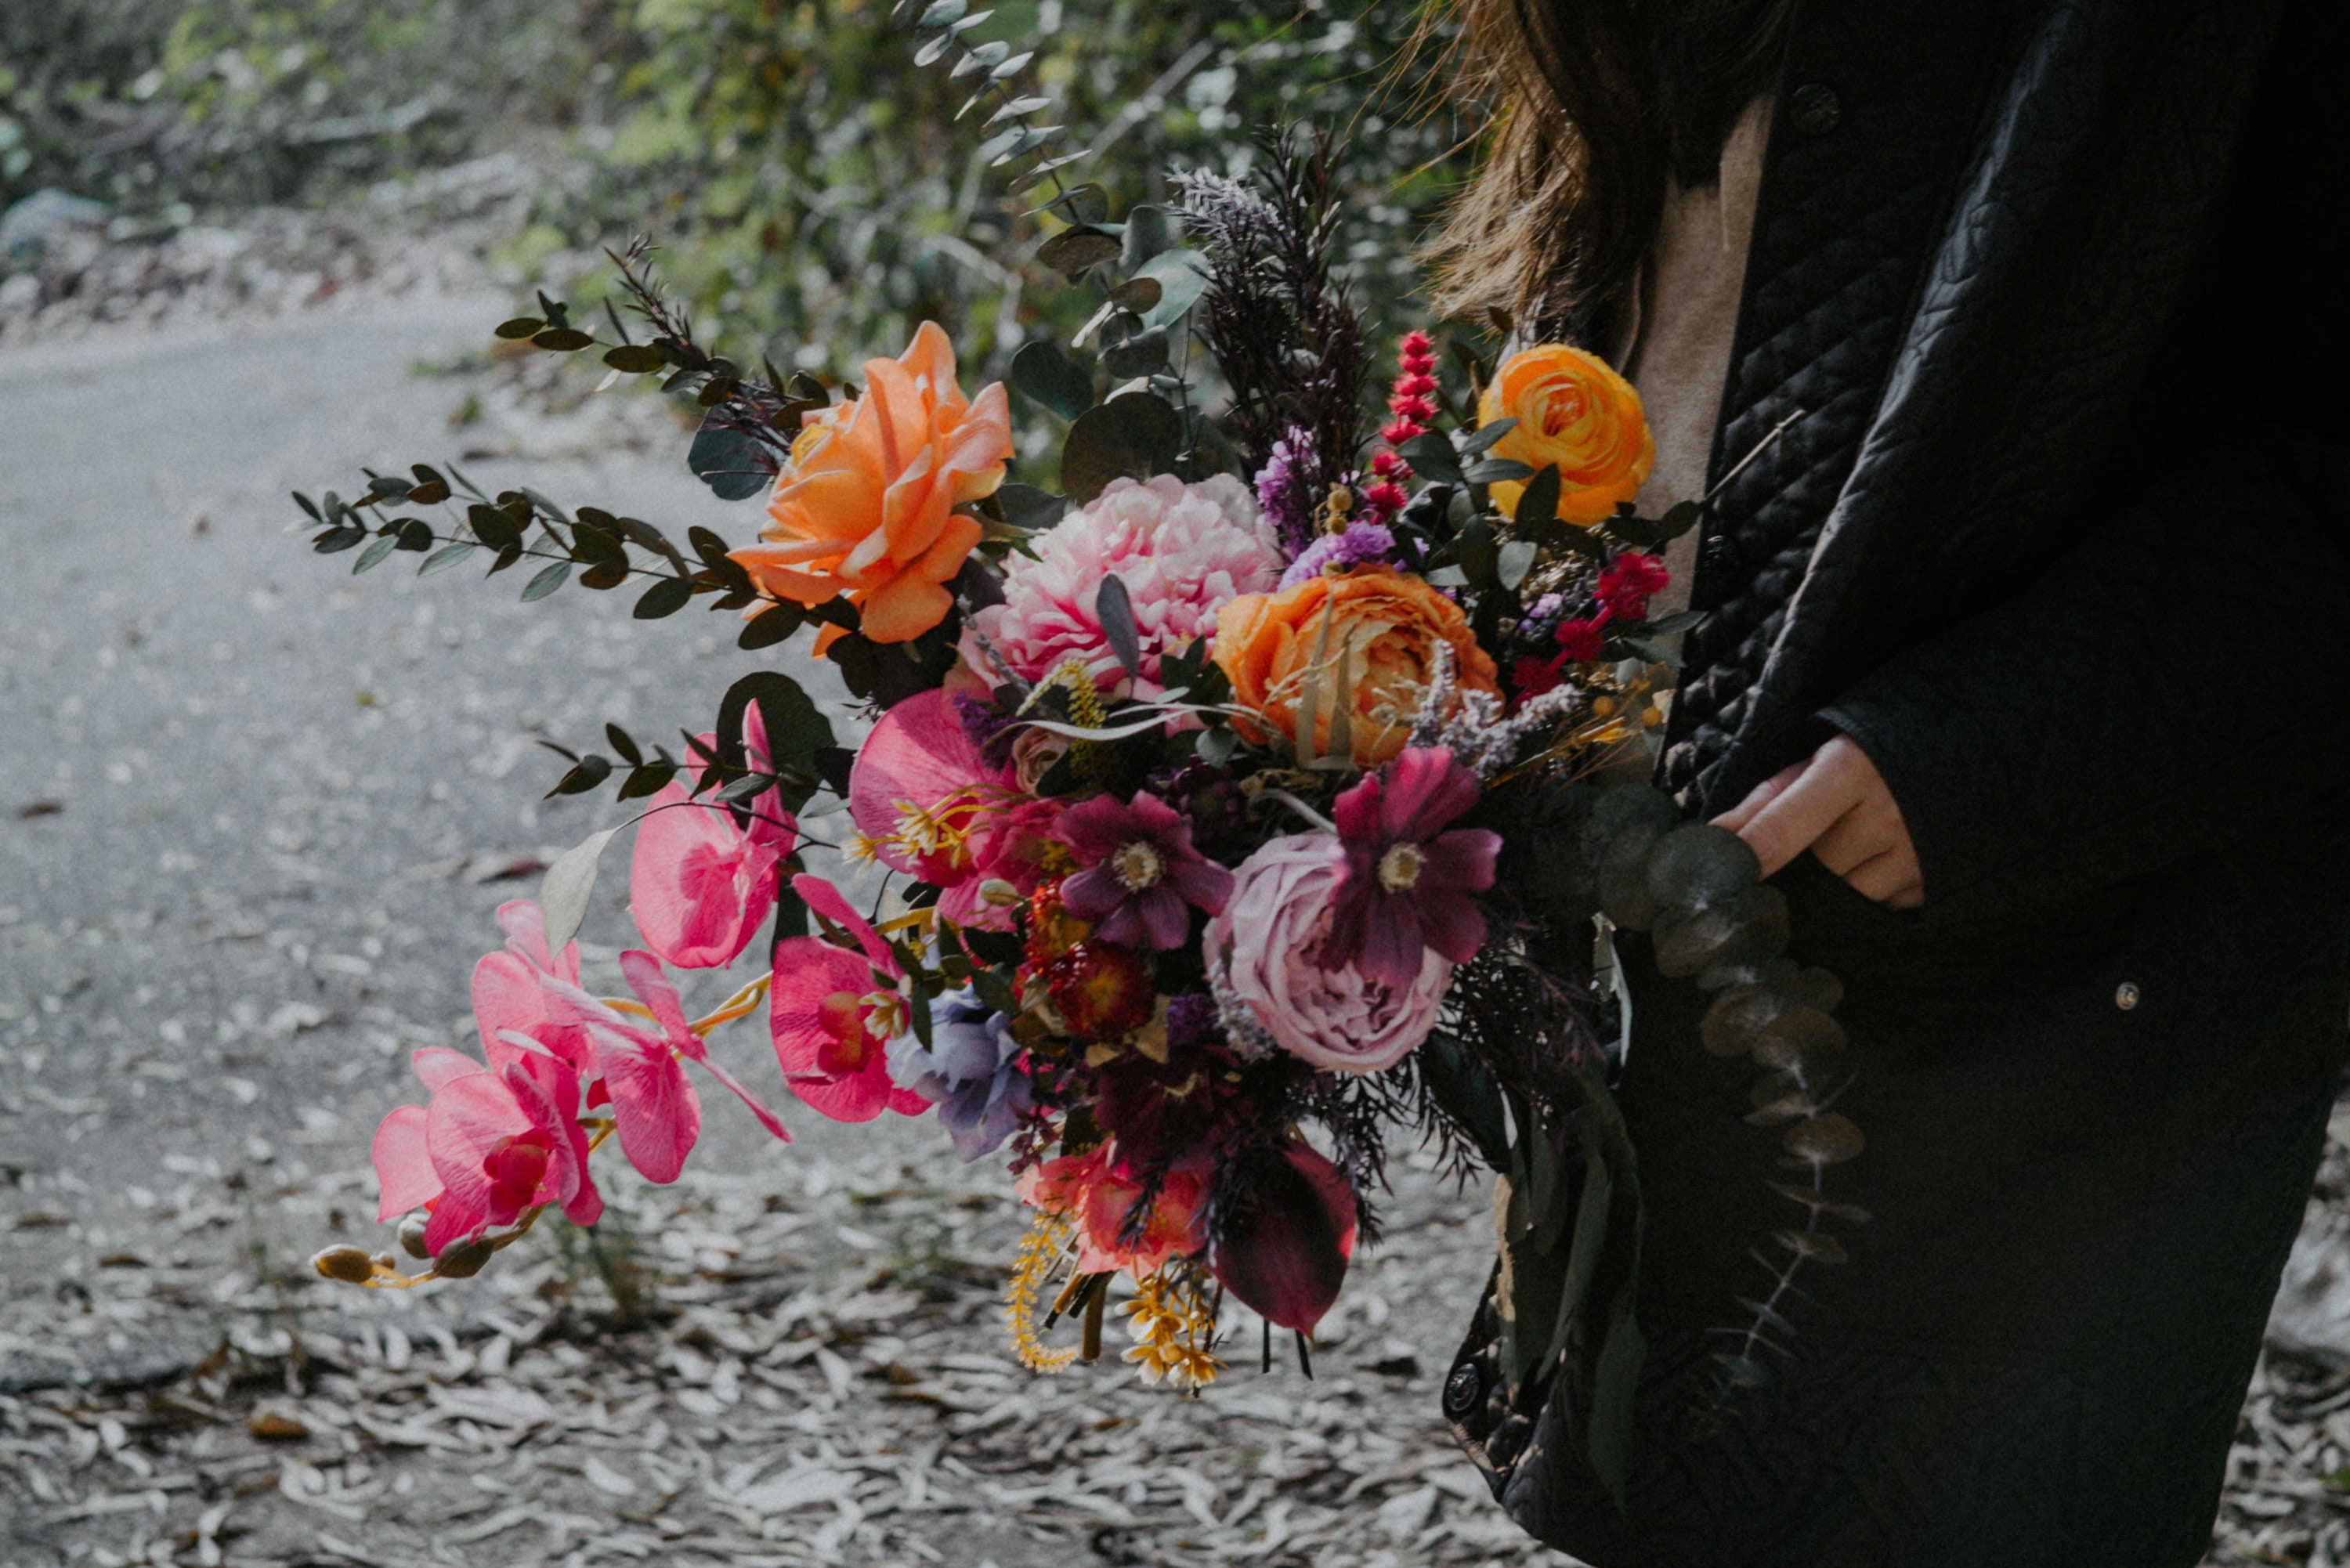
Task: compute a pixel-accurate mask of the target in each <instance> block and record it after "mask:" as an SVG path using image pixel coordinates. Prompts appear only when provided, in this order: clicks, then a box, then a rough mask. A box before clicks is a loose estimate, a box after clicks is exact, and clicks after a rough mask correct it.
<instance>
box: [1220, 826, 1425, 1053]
mask: <svg viewBox="0 0 2350 1568" xmlns="http://www.w3.org/2000/svg"><path fill="white" fill-rule="evenodd" d="M1346 868H1347V850H1346V846H1344V845H1343V844H1341V843H1340V842H1339V841H1338V839H1337V838H1336V837H1335V836H1332V835H1330V834H1327V833H1299V834H1292V835H1291V836H1288V837H1285V838H1276V839H1274V840H1273V841H1272V842H1271V843H1269V844H1267V845H1265V846H1264V847H1263V848H1262V849H1259V850H1258V851H1257V852H1256V853H1255V854H1253V855H1252V856H1250V857H1248V858H1247V859H1246V860H1244V861H1243V862H1242V863H1241V865H1240V867H1239V868H1238V871H1237V872H1236V878H1237V879H1236V880H1235V882H1234V884H1233V887H1232V897H1231V898H1229V899H1228V900H1226V902H1225V904H1224V908H1223V912H1222V914H1220V915H1218V916H1217V917H1216V918H1215V919H1212V920H1211V921H1209V922H1208V937H1207V959H1208V972H1209V974H1210V975H1211V976H1212V977H1213V978H1214V980H1215V982H1216V988H1217V990H1218V992H1220V993H1222V994H1224V995H1226V996H1229V997H1231V998H1232V999H1233V1000H1234V1001H1236V1002H1238V1003H1239V1004H1240V1006H1241V1007H1242V1008H1243V1009H1245V1011H1246V1012H1247V1014H1248V1015H1249V1017H1250V1018H1252V1019H1253V1020H1254V1022H1255V1023H1257V1024H1258V1025H1259V1026H1260V1027H1262V1028H1263V1031H1264V1033H1266V1034H1269V1035H1271V1036H1272V1037H1273V1040H1274V1044H1278V1045H1279V1046H1281V1048H1282V1049H1283V1050H1284V1051H1287V1052H1289V1053H1290V1054H1292V1055H1295V1056H1297V1057H1300V1058H1302V1059H1303V1060H1305V1061H1306V1062H1309V1063H1311V1064H1314V1065H1315V1066H1316V1067H1321V1068H1325V1069H1327V1070H1329V1071H1332V1072H1338V1073H1377V1072H1379V1071H1381V1070H1383V1069H1385V1068H1388V1067H1391V1066H1393V1065H1394V1064H1396V1063H1397V1062H1399V1061H1400V1060H1401V1059H1402V1058H1403V1057H1404V1056H1405V1055H1406V1054H1409V1052H1410V1051H1411V1050H1412V1049H1413V1047H1415V1046H1417V1045H1418V1044H1419V1043H1420V1042H1421V1041H1423V1040H1425V1039H1427V1038H1428V1035H1429V1031H1430V1030H1431V1029H1434V1028H1435V1027H1436V1014H1437V1010H1438V1008H1439V1007H1440V1006H1441V1005H1442V1003H1443V1001H1444V992H1445V990H1446V988H1447V987H1448V986H1450V985H1451V983H1452V965H1451V963H1450V962H1449V961H1446V960H1445V959H1444V957H1443V956H1442V955H1441V954H1439V953H1437V952H1435V951H1434V950H1429V951H1428V952H1427V953H1426V954H1425V955H1424V956H1423V957H1422V959H1421V961H1420V965H1419V974H1418V976H1417V977H1415V978H1414V980H1413V981H1412V982H1411V984H1409V986H1390V985H1386V984H1383V983H1381V982H1380V981H1375V980H1372V979H1370V978H1368V977H1367V976H1366V975H1364V974H1363V972H1362V971H1360V970H1358V969H1357V968H1355V967H1354V966H1353V965H1352V964H1348V965H1346V966H1344V967H1342V968H1339V969H1334V970H1326V969H1324V968H1323V967H1322V966H1321V963H1320V950H1321V947H1322V943H1323V940H1324V939H1325V938H1326V937H1327V936H1328V934H1329V930H1330V916H1331V899H1332V897H1333V895H1334V894H1336V892H1337V890H1338V886H1339V883H1340V880H1341V879H1342V878H1343V877H1344V876H1345V874H1346Z"/></svg>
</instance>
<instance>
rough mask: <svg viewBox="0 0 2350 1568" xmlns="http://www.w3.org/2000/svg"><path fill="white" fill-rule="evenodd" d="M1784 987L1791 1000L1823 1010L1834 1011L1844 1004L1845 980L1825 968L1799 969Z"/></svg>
mask: <svg viewBox="0 0 2350 1568" xmlns="http://www.w3.org/2000/svg"><path fill="white" fill-rule="evenodd" d="M1783 990H1784V991H1785V992H1786V993H1787V995H1788V997H1789V998H1790V999H1791V1000H1793V1001H1795V1002H1802V1003H1803V1004H1804V1006H1805V1007H1816V1008H1818V1009H1819V1010H1820V1011H1821V1012H1835V1010H1836V1009H1837V1008H1838V1007H1841V1006H1842V1005H1843V1004H1844V981H1840V980H1838V979H1837V978H1836V977H1835V976H1834V975H1832V974H1830V973H1829V972H1828V971H1825V970H1824V969H1818V968H1813V969H1806V970H1801V971H1797V972H1796V973H1795V975H1794V978H1793V979H1792V980H1790V981H1788V982H1787V983H1786V984H1785V986H1783Z"/></svg>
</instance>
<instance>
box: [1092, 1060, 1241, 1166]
mask: <svg viewBox="0 0 2350 1568" xmlns="http://www.w3.org/2000/svg"><path fill="white" fill-rule="evenodd" d="M1173 1034H1174V1032H1173V1031H1172V1030H1171V1029H1170V1031H1169V1032H1168V1035H1169V1037H1168V1039H1167V1040H1166V1041H1165V1042H1164V1044H1162V1045H1161V1046H1160V1047H1159V1054H1158V1055H1156V1056H1153V1055H1151V1054H1149V1052H1147V1051H1145V1050H1144V1049H1143V1048H1142V1043H1141V1042H1140V1041H1139V1040H1138V1041H1137V1042H1136V1043H1135V1044H1132V1045H1130V1046H1129V1047H1128V1049H1127V1050H1125V1051H1123V1052H1121V1053H1119V1054H1118V1055H1117V1056H1116V1057H1114V1058H1112V1059H1111V1060H1109V1061H1107V1062H1105V1063H1103V1064H1101V1065H1100V1066H1098V1067H1097V1068H1095V1069H1094V1107H1093V1108H1094V1120H1095V1121H1096V1122H1097V1123H1099V1124H1100V1125H1101V1128H1102V1130H1103V1131H1104V1132H1107V1133H1109V1134H1111V1135H1112V1136H1113V1137H1115V1138H1116V1139H1117V1140H1118V1161H1119V1163H1120V1165H1121V1166H1122V1167H1123V1168H1124V1169H1125V1170H1126V1172H1127V1173H1128V1174H1129V1175H1135V1174H1139V1173H1143V1172H1149V1171H1160V1170H1165V1169H1167V1168H1170V1167H1171V1166H1173V1165H1174V1164H1176V1163H1177V1162H1178V1161H1180V1159H1182V1158H1183V1157H1184V1156H1185V1155H1187V1154H1189V1153H1191V1151H1192V1150H1193V1149H1194V1148H1196V1147H1198V1146H1199V1145H1201V1144H1202V1143H1203V1142H1205V1141H1206V1139H1207V1137H1208V1135H1209V1133H1210V1131H1211V1129H1212V1128H1213V1127H1215V1125H1216V1122H1217V1120H1218V1118H1219V1117H1220V1116H1222V1112H1223V1109H1224V1107H1225V1106H1226V1105H1227V1104H1229V1103H1230V1101H1231V1098H1232V1081H1231V1078H1230V1075H1231V1074H1232V1072H1233V1070H1234V1069H1236V1068H1237V1067H1238V1066H1239V1064H1240V1063H1239V1059H1238V1058H1237V1057H1235V1056H1234V1055H1233V1054H1232V1052H1230V1051H1229V1050H1226V1049H1225V1048H1223V1047H1222V1046H1221V1045H1217V1046H1210V1047H1206V1048H1200V1047H1196V1046H1194V1047H1191V1048H1179V1047H1178V1046H1177V1045H1176V1044H1175V1041H1174V1038H1173Z"/></svg>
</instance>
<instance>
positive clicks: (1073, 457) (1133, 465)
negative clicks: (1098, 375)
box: [1061, 392, 1183, 506]
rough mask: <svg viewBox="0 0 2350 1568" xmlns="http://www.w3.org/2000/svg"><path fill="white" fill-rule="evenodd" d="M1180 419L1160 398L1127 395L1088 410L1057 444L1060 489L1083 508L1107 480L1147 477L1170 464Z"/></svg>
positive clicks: (1178, 440)
mask: <svg viewBox="0 0 2350 1568" xmlns="http://www.w3.org/2000/svg"><path fill="white" fill-rule="evenodd" d="M1182 439H1183V421H1182V420H1181V419H1180V417H1179V416H1178V415H1177V414H1176V412H1175V410H1174V409H1173V407H1172V406H1170V404H1169V403H1168V402H1167V401H1166V400H1164V399H1162V398H1159V397H1157V396H1155V395H1153V394H1152V393H1149V392H1127V393H1123V394H1121V395H1120V396H1118V397H1115V398H1112V399H1111V400H1109V401H1108V402H1107V403H1104V404H1102V405H1101V406H1099V407H1098V408H1094V409H1089V410H1087V411H1086V412H1085V413H1084V414H1083V415H1082V416H1080V417H1079V418H1078V420H1077V421H1076V423H1075V424H1073V425H1071V426H1070V427H1069V435H1068V439H1067V440H1066V441H1064V442H1063V443H1062V445H1061V489H1062V491H1063V492H1064V493H1066V495H1067V496H1068V498H1069V500H1070V502H1071V503H1072V504H1076V505H1079V506H1082V505H1084V504H1086V503H1087V502H1088V501H1091V500H1092V499H1093V498H1094V497H1095V496H1097V495H1099V494H1100V493H1102V487H1103V486H1105V485H1107V483H1109V482H1110V481H1111V480H1113V479H1116V478H1118V477H1119V476H1120V475H1122V474H1123V475H1127V476H1129V477H1131V478H1135V479H1149V477H1151V476H1152V475H1153V474H1158V473H1164V472H1167V471H1168V470H1169V469H1170V468H1171V467H1172V466H1173V465H1174V462H1175V458H1176V455H1177V452H1178V449H1179V448H1180V445H1181V442H1182Z"/></svg>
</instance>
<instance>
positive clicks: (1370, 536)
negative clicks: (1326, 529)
mask: <svg viewBox="0 0 2350 1568" xmlns="http://www.w3.org/2000/svg"><path fill="white" fill-rule="evenodd" d="M1394 559H1395V532H1394V530H1392V529H1390V528H1389V527H1388V525H1387V524H1384V523H1364V522H1354V523H1349V524H1347V531H1346V532H1345V533H1343V534H1325V535H1322V537H1320V538H1319V539H1316V540H1315V541H1314V543H1312V544H1311V545H1306V546H1305V550H1304V551H1303V552H1301V553H1300V554H1299V556H1298V557H1297V559H1295V561H1292V562H1291V563H1290V564H1289V569H1288V570H1287V571H1285V572H1284V573H1282V574H1281V586H1282V587H1284V588H1294V587H1296V586H1297V585H1298V584H1300V583H1302V582H1304V581H1305V579H1306V578H1308V577H1315V576H1321V574H1322V568H1323V567H1325V566H1357V565H1359V564H1361V563H1362V562H1365V561H1392V560H1394Z"/></svg>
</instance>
